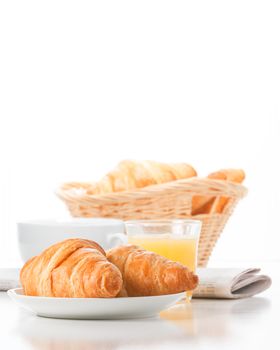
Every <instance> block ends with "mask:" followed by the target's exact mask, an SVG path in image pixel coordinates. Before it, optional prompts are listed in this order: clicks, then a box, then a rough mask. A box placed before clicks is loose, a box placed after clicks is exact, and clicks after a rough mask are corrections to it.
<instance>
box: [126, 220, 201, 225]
mask: <svg viewBox="0 0 280 350" xmlns="http://www.w3.org/2000/svg"><path fill="white" fill-rule="evenodd" d="M124 224H125V226H130V225H144V226H146V225H147V226H159V225H168V224H169V225H170V224H171V225H172V224H182V225H190V226H201V224H202V221H201V220H193V219H163V220H161V219H155V220H148V219H143V220H141V219H140V220H128V221H125V222H124Z"/></svg>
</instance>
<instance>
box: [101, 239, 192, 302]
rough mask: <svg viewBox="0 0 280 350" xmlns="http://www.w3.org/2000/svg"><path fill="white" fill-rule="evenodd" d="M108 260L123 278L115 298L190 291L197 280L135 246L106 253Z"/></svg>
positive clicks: (182, 266)
mask: <svg viewBox="0 0 280 350" xmlns="http://www.w3.org/2000/svg"><path fill="white" fill-rule="evenodd" d="M106 255H107V258H108V260H109V261H110V262H111V263H113V264H114V265H116V266H117V267H118V268H119V270H120V271H121V273H122V276H123V282H124V284H123V289H122V291H121V293H120V295H119V296H146V295H163V294H173V293H180V292H183V291H187V290H193V289H194V288H195V287H196V286H197V283H198V277H197V276H196V275H195V274H193V273H192V272H191V271H190V270H189V269H188V268H187V267H186V266H184V265H182V264H179V263H177V262H174V261H171V260H168V259H166V258H164V257H162V256H160V255H158V254H155V253H152V252H149V251H146V250H144V249H142V248H140V247H138V246H135V245H125V246H120V247H116V248H113V249H110V250H109V251H107V252H106Z"/></svg>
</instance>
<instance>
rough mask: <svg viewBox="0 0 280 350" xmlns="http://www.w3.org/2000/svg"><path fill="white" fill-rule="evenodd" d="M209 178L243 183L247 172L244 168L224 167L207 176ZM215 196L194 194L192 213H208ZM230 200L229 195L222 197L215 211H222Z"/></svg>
mask: <svg viewBox="0 0 280 350" xmlns="http://www.w3.org/2000/svg"><path fill="white" fill-rule="evenodd" d="M207 177H208V178H209V179H215V180H227V181H231V182H236V183H242V182H243V180H244V179H245V173H244V171H243V170H242V169H222V170H219V171H216V172H214V173H211V174H209V175H208V176H207ZM214 201H215V197H210V198H209V197H206V196H194V197H193V201H192V215H198V214H208V213H210V212H211V209H212V208H213V203H214ZM227 202H228V198H227V197H221V198H220V199H219V201H218V203H217V204H216V206H215V208H214V211H215V212H216V213H222V212H223V210H224V208H225V206H226V204H227Z"/></svg>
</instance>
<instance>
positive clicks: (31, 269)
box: [20, 239, 122, 298]
mask: <svg viewBox="0 0 280 350" xmlns="http://www.w3.org/2000/svg"><path fill="white" fill-rule="evenodd" d="M20 280H21V284H22V286H23V289H24V293H25V295H33V296H46V297H65V298H71V297H73V298H111V297H115V296H116V295H117V294H118V293H119V292H120V290H121V288H122V275H121V273H120V271H119V270H118V268H116V266H114V265H113V264H111V263H110V262H109V261H108V260H107V259H106V254H105V252H104V250H103V249H102V248H101V247H100V246H99V245H98V244H97V243H95V242H94V241H90V240H86V239H67V240H65V241H62V242H60V243H57V244H54V245H52V246H51V247H49V248H47V249H46V250H45V251H43V252H42V253H41V254H40V255H38V256H35V257H33V258H31V259H30V260H29V261H27V262H26V264H25V265H24V266H23V268H22V269H21V272H20Z"/></svg>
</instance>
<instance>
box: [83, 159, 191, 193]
mask: <svg viewBox="0 0 280 350" xmlns="http://www.w3.org/2000/svg"><path fill="white" fill-rule="evenodd" d="M196 175H197V174H196V171H195V170H194V168H193V167H191V166H190V165H188V164H185V163H177V164H165V163H159V162H153V161H148V160H147V161H142V162H136V161H132V160H124V161H122V162H120V163H119V164H118V166H117V167H116V169H114V170H113V171H111V172H109V173H108V174H107V175H106V176H104V177H103V178H102V179H101V180H100V181H99V182H96V183H95V184H92V186H91V188H90V189H88V191H87V192H88V193H89V194H103V193H109V192H121V191H128V190H131V189H135V188H142V187H146V186H149V185H155V184H161V183H165V182H169V181H174V180H179V179H186V178H189V177H192V176H196Z"/></svg>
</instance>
